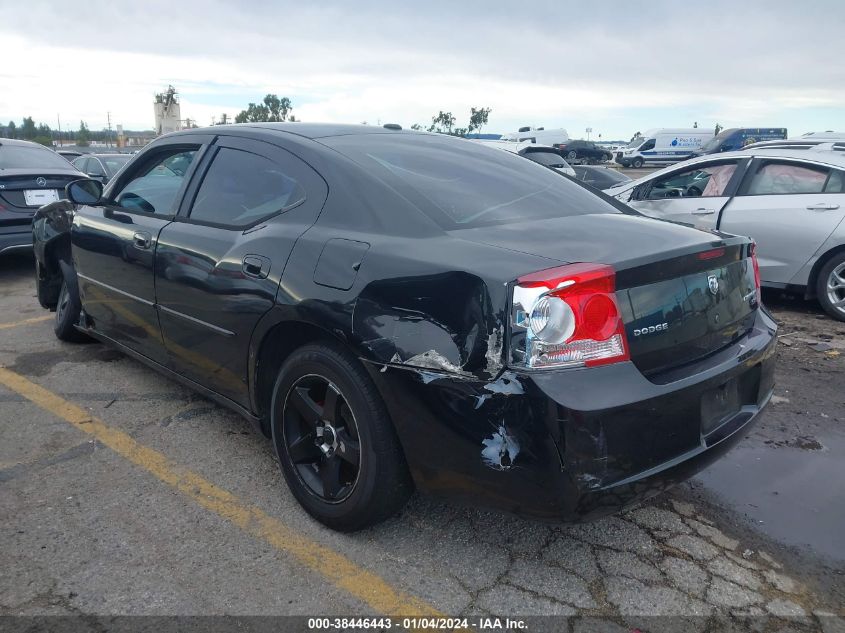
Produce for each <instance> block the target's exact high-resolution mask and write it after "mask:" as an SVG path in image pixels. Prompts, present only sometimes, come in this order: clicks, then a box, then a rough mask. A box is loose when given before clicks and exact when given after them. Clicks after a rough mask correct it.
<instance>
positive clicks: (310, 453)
mask: <svg viewBox="0 0 845 633" xmlns="http://www.w3.org/2000/svg"><path fill="white" fill-rule="evenodd" d="M270 423H271V428H272V432H273V444H274V446H275V447H276V455H277V457H278V459H279V465H280V467H281V469H282V473H283V474H284V477H285V480H286V481H287V484H288V487H289V488H290V489H291V492H292V493H293V495H294V496H295V497H296V499H297V501H299V503H300V504H301V505H302V507H303V508H305V510H306V511H307V512H308V513H309V514H310V515H311V516H313V517H314V518H315V519H317V520H318V521H319V522H320V523H323V524H324V525H326V526H328V527H330V528H332V529H335V530H339V531H342V532H352V531H355V530H360V529H362V528H365V527H368V526H370V525H373V524H376V523H379V522H381V521H384V520H385V519H387V518H389V517H390V516H392V515H394V514H396V513H397V512H398V511H399V510H400V509H401V508H402V507H403V506H404V505H405V503H406V501H407V500H408V497H409V496H410V494H411V491H412V484H411V478H410V475H409V474H408V468H407V465H406V463H405V459H404V456H403V454H402V449H401V447H400V445H399V440H398V438H397V437H396V432H395V430H394V428H393V424H392V423H391V421H390V418H389V416H388V414H387V411H386V409H385V406H384V403H383V402H382V400H381V396H380V395H379V393H378V391H377V389H376V387H375V385H374V384H373V382H372V380H371V379H370V377H369V376H368V375H367V373H366V371H365V370H364V369H363V367H361V365H360V363H359V362H358V361H357V359H355V357H354V356H352V355H350V354H349V353H348V352H346V351H345V350H344V349H343V348H342V347H340V346H339V345H336V344H334V343H328V342H326V343H315V344H309V345H306V346H304V347H301V348H300V349H298V350H297V351H295V352H294V353H293V354H291V356H290V357H289V358H288V359H287V360H286V361H285V363H284V365H283V366H282V369H281V370H280V372H279V377H278V379H277V380H276V385H275V387H274V389H273V401H272V410H271V420H270Z"/></svg>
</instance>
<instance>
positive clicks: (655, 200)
mask: <svg viewBox="0 0 845 633" xmlns="http://www.w3.org/2000/svg"><path fill="white" fill-rule="evenodd" d="M748 161H749V159H738V158H733V159H721V160H711V161H705V162H700V163H696V164H695V165H693V166H686V167H683V168H679V169H677V170H675V171H671V172H669V173H668V174H664V175H663V176H660V177H658V178H655V179H654V180H652V181H650V182H648V183H644V184H643V185H640V188H638V190H637V191H636V192H635V194H634V197H635V198H636V199H632V200H631V201H630V202H629V203H628V204H629V205H630V206H632V207H634V208H635V209H637V211H640V212H641V213H643V214H645V215H648V216H651V217H655V218H661V219H664V220H671V221H672V222H683V223H685V224H691V225H693V226H697V227H701V228H707V229H714V228H716V224H717V221H718V219H719V212H720V211H721V210H722V208H723V207H724V206H725V205H726V204H727V202H728V200H730V198H731V195H732V194H733V193H734V192H735V191H736V188H737V186H738V184H739V182H740V181H741V177H742V172H743V171H744V167H745V166H746V164H747V163H748Z"/></svg>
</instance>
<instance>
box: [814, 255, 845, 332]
mask: <svg viewBox="0 0 845 633" xmlns="http://www.w3.org/2000/svg"><path fill="white" fill-rule="evenodd" d="M816 296H818V298H819V303H820V304H821V306H822V308H823V309H824V311H825V312H827V313H828V314H829V315H830V316H831V317H833V318H834V319H836V320H837V321H845V253H839V254H838V255H835V256H834V257H832V258H831V259H830V261H829V262H827V263H826V264H825V265H824V266H823V267H822V269H821V270H820V271H819V278H818V280H817V282H816Z"/></svg>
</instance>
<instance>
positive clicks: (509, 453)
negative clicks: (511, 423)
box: [481, 424, 519, 470]
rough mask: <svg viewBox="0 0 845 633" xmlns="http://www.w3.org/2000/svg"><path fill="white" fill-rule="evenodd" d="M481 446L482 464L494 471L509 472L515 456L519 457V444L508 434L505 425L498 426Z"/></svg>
mask: <svg viewBox="0 0 845 633" xmlns="http://www.w3.org/2000/svg"><path fill="white" fill-rule="evenodd" d="M482 444H483V445H484V449H483V450H482V451H481V458H482V459H483V460H484V463H485V464H487V465H488V466H490V468H493V469H495V470H510V469H511V467H513V462H514V460H515V459H516V456H517V455H519V442H518V441H517V439H516V438H515V437H514V436H513V435H511V434H510V433H508V430H507V429H506V428H505V425H504V424H502V425H500V426H499V429H498V430H497V432H496V433H493V436H492V437H489V438H487V439H485V440H484V441H483V442H482Z"/></svg>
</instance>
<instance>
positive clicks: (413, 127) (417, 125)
mask: <svg viewBox="0 0 845 633" xmlns="http://www.w3.org/2000/svg"><path fill="white" fill-rule="evenodd" d="M411 129H412V130H418V131H419V130H421V129H422V125H420V124H419V123H414V124H413V125H412V126H411Z"/></svg>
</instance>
